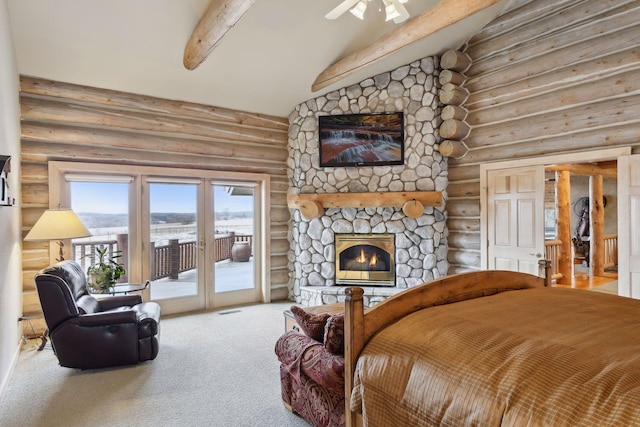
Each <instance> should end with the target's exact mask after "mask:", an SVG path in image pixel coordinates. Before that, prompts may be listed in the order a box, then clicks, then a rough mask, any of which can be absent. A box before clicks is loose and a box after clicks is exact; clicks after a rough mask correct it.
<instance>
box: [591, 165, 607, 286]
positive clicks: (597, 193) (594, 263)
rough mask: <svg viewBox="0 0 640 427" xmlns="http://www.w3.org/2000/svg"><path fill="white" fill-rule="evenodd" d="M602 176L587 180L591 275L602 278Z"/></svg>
mask: <svg viewBox="0 0 640 427" xmlns="http://www.w3.org/2000/svg"><path fill="white" fill-rule="evenodd" d="M602 186H603V183H602V175H595V176H592V177H591V178H590V179H589V187H590V188H589V193H590V194H589V205H590V206H589V210H590V213H589V218H590V220H591V231H590V233H589V236H590V238H589V240H590V244H591V250H590V253H589V256H590V258H591V259H590V263H589V265H590V266H591V274H593V275H594V276H602V275H603V274H604V206H603V200H604V199H603V194H602Z"/></svg>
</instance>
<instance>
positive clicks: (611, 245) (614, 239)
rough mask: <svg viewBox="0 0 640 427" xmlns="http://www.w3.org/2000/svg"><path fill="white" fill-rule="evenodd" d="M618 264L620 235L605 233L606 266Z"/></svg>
mask: <svg viewBox="0 0 640 427" xmlns="http://www.w3.org/2000/svg"><path fill="white" fill-rule="evenodd" d="M616 265H618V235H617V234H605V236H604V268H610V267H615V266H616Z"/></svg>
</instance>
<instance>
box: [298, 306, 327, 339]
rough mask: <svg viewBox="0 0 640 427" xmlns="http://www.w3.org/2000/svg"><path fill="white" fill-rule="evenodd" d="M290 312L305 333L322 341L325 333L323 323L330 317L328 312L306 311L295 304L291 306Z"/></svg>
mask: <svg viewBox="0 0 640 427" xmlns="http://www.w3.org/2000/svg"><path fill="white" fill-rule="evenodd" d="M291 313H292V314H293V318H294V319H295V320H296V323H297V324H298V325H299V326H300V328H301V329H302V332H304V333H305V335H307V336H308V337H309V338H312V339H314V340H316V341H319V342H322V339H323V338H324V335H325V324H326V323H327V319H329V317H330V315H329V314H328V313H321V314H313V313H308V312H306V311H304V309H302V308H301V307H298V306H297V305H292V306H291Z"/></svg>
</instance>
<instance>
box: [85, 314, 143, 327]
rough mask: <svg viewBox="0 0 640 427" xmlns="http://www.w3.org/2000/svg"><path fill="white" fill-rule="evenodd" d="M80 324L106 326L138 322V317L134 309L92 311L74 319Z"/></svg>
mask: <svg viewBox="0 0 640 427" xmlns="http://www.w3.org/2000/svg"><path fill="white" fill-rule="evenodd" d="M74 320H75V321H76V322H75V323H77V324H78V325H80V326H88V327H90V326H105V325H113V324H118V323H138V317H137V315H136V312H135V311H133V310H115V311H105V312H101V313H91V314H84V315H82V316H78V317H76V318H75V319H74Z"/></svg>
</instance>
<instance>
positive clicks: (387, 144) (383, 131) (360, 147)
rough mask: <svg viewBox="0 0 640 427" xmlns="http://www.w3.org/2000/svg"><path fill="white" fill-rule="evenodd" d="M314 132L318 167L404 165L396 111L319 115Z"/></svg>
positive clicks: (400, 120) (401, 120)
mask: <svg viewBox="0 0 640 427" xmlns="http://www.w3.org/2000/svg"><path fill="white" fill-rule="evenodd" d="M318 132H319V143H320V150H319V151H320V166H321V167H340V166H383V165H402V164H404V116H403V114H402V113H400V112H398V113H379V114H343V115H337V116H320V117H319V118H318Z"/></svg>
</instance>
